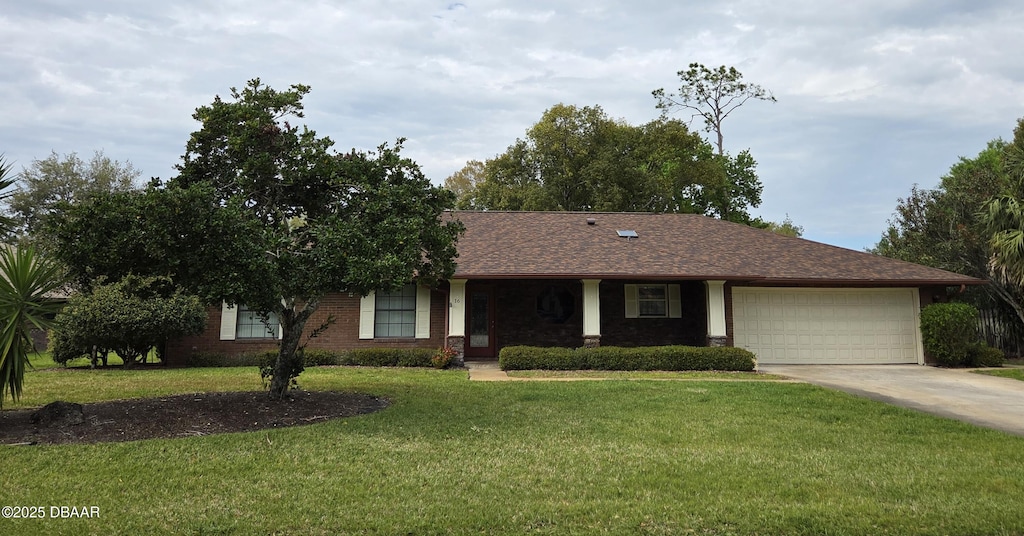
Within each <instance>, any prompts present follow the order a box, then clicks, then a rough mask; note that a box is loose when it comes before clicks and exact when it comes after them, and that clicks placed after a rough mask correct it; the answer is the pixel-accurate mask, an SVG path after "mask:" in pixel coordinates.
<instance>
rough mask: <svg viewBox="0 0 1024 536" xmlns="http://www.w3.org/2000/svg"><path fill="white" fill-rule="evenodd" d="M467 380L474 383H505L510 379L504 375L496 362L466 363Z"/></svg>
mask: <svg viewBox="0 0 1024 536" xmlns="http://www.w3.org/2000/svg"><path fill="white" fill-rule="evenodd" d="M466 368H468V369H469V379H470V380H471V381H475V382H507V381H510V380H511V379H512V378H509V377H508V374H505V371H504V370H501V367H499V366H498V362H497V361H466Z"/></svg>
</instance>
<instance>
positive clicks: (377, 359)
mask: <svg viewBox="0 0 1024 536" xmlns="http://www.w3.org/2000/svg"><path fill="white" fill-rule="evenodd" d="M434 352H436V350H435V349H433V348H360V349H358V350H349V351H347V352H344V353H342V354H341V356H340V361H339V363H338V364H339V365H359V366H364V367H430V366H432V364H431V362H430V360H431V358H432V357H433V356H434Z"/></svg>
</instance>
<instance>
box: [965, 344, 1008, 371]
mask: <svg viewBox="0 0 1024 536" xmlns="http://www.w3.org/2000/svg"><path fill="white" fill-rule="evenodd" d="M1005 361H1006V354H1004V353H1003V351H1002V350H1000V349H999V348H992V347H991V346H989V345H987V344H985V343H983V342H982V343H978V344H975V345H973V346H971V348H970V350H969V351H968V353H967V364H968V365H969V366H972V367H1001V366H1003V363H1004V362H1005Z"/></svg>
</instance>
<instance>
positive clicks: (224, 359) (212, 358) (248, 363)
mask: <svg viewBox="0 0 1024 536" xmlns="http://www.w3.org/2000/svg"><path fill="white" fill-rule="evenodd" d="M271 357H275V358H276V357H277V352H276V351H271V352H245V353H241V354H235V355H228V354H222V353H219V352H196V353H194V354H192V355H190V356H188V359H187V360H186V361H185V366H187V367H258V366H260V365H262V364H263V363H264V362H266V361H267V360H269V359H270V358H271Z"/></svg>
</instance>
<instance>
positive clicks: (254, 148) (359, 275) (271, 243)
mask: <svg viewBox="0 0 1024 536" xmlns="http://www.w3.org/2000/svg"><path fill="white" fill-rule="evenodd" d="M308 92H309V87H308V86H304V85H300V84H297V85H293V86H291V87H290V88H289V89H288V90H285V91H277V90H274V89H272V88H270V87H269V86H266V85H264V84H262V83H261V82H260V80H259V79H255V80H251V81H250V82H249V83H248V84H247V85H246V86H245V87H243V88H242V89H241V90H237V89H234V88H232V89H231V98H232V100H230V101H225V100H222V99H221V98H220V97H219V96H218V97H217V98H215V99H214V101H213V103H212V104H210V105H208V106H201V107H199V108H197V109H196V112H195V114H194V115H193V117H194V118H195V119H196V120H197V121H199V123H200V124H201V128H200V129H199V130H197V131H195V132H193V133H192V136H191V137H190V138H189V140H188V143H187V145H186V148H185V154H184V155H183V156H182V163H181V164H180V165H179V166H178V172H179V174H178V176H177V177H175V178H173V179H172V180H171V181H170V184H169V186H170V187H171V188H188V187H190V186H194V185H208V186H210V187H212V188H213V190H214V192H215V198H216V199H217V201H218V204H219V205H221V206H230V207H236V208H237V209H238V210H239V211H241V212H242V213H243V214H244V215H245V217H247V218H248V220H249V221H254V222H256V224H257V225H258V228H257V229H256V230H255V231H254V234H255V236H254V237H252V240H253V241H255V242H256V243H258V244H259V245H260V246H261V247H260V248H259V249H260V254H259V258H258V259H254V258H250V259H241V261H242V262H243V263H245V262H252V263H254V264H257V265H258V266H260V269H259V270H258V271H259V273H258V274H247V275H250V277H247V278H245V279H244V283H243V284H241V285H240V286H238V287H236V288H234V289H225V290H233V291H235V292H230V293H229V292H225V295H227V294H233V297H234V298H235V299H236V300H237V301H238V303H244V304H245V305H247V306H249V307H251V308H254V309H256V310H258V311H260V312H263V313H271V312H273V313H276V314H277V316H278V318H279V319H280V321H281V328H282V330H281V331H282V337H281V346H280V354H279V356H278V360H277V364H276V365H275V369H274V376H273V379H272V381H271V387H270V389H271V395H272V396H275V397H280V396H282V395H283V394H284V393H285V392H286V391H287V389H288V384H289V380H290V377H289V376H290V373H291V371H292V370H294V367H293V366H292V365H293V361H294V360H295V359H297V358H296V355H295V354H296V349H297V348H298V345H299V340H300V338H301V335H302V333H303V329H304V327H305V324H306V321H307V320H308V319H309V317H310V316H311V315H312V314H313V312H314V311H315V310H316V309H317V308H318V306H319V303H320V300H321V299H322V298H323V296H324V295H325V294H326V293H328V292H331V291H342V290H344V291H348V292H354V293H358V294H362V295H365V294H367V293H369V292H371V291H373V290H393V289H397V288H399V287H401V286H402V285H404V284H406V283H407V282H409V281H412V280H414V279H416V280H418V281H420V282H421V283H423V284H428V285H430V284H433V283H435V282H437V281H438V280H440V279H444V278H447V277H449V276H450V275H451V274H452V273H453V272H454V269H455V263H454V259H455V256H456V253H455V240H456V239H457V236H458V234H459V233H460V231H461V226H460V225H459V224H458V223H457V222H453V221H446V220H445V219H444V218H443V215H442V212H443V211H444V210H445V209H448V208H451V207H452V206H453V205H454V201H455V196H454V195H453V194H452V193H451V192H448V191H447V190H444V189H442V188H438V187H434V186H433V185H431V184H430V181H429V180H427V178H426V177H425V176H424V175H423V173H422V172H421V171H420V168H419V166H418V165H417V164H416V163H415V162H413V161H412V160H410V159H408V158H404V157H403V156H402V155H401V153H400V151H401V144H402V140H401V139H400V140H399V141H398V142H397V143H396V145H395V146H394V147H389V146H388V145H386V144H384V145H381V146H380V147H378V148H377V150H376V151H375V152H369V153H367V152H356V151H352V152H349V153H345V154H339V153H336V152H333V151H331V147H332V146H333V141H331V140H330V138H327V137H320V136H317V134H316V133H315V132H314V131H313V130H310V129H308V128H306V127H305V126H303V127H301V128H299V127H297V126H293V125H292V124H291V123H290V120H292V119H294V118H301V117H303V105H302V98H303V96H305V95H306V94H307V93H308ZM264 266H266V267H268V268H269V270H266V271H264V270H263V269H262V268H263V267H264ZM251 275H258V276H259V277H251Z"/></svg>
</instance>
